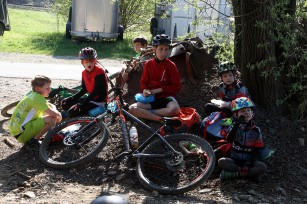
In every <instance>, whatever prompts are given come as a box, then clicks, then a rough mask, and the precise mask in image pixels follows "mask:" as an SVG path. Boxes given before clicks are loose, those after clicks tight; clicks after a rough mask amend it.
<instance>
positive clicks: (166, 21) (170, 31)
mask: <svg viewBox="0 0 307 204" xmlns="http://www.w3.org/2000/svg"><path fill="white" fill-rule="evenodd" d="M231 14H232V13H231V7H230V5H229V4H228V3H227V2H226V0H211V1H209V2H207V3H205V2H202V1H199V2H198V3H197V8H196V6H193V5H192V4H191V2H189V0H174V1H173V2H172V3H171V4H170V3H167V2H166V1H164V0H157V1H156V3H155V13H154V18H152V19H151V27H150V31H151V34H152V35H156V34H163V33H164V34H167V35H169V36H171V38H173V39H176V38H177V37H179V36H186V35H187V34H188V33H191V32H193V33H195V34H196V36H198V37H199V38H201V39H204V38H205V37H209V36H211V35H212V34H213V33H216V32H220V33H223V34H224V35H228V34H229V31H230V28H231V23H232V22H231V18H230V16H231Z"/></svg>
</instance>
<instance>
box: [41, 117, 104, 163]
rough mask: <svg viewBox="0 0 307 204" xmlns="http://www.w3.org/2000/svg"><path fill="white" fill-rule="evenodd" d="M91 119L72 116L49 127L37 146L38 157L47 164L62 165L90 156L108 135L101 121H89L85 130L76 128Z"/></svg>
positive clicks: (88, 159) (88, 158) (98, 150)
mask: <svg viewBox="0 0 307 204" xmlns="http://www.w3.org/2000/svg"><path fill="white" fill-rule="evenodd" d="M94 120H95V118H94V117H79V118H72V119H71V120H67V121H64V122H62V123H60V124H59V125H57V126H56V127H55V128H53V129H52V130H51V131H49V132H48V133H47V135H46V137H45V138H44V140H43V141H42V144H41V145H40V148H39V157H40V159H41V161H42V162H43V163H44V164H46V165H47V166H50V167H53V168H60V169H63V168H71V167H75V166H79V165H82V164H84V163H86V162H89V161H90V160H91V159H93V158H94V157H95V156H96V155H97V154H98V153H99V152H100V151H101V150H102V149H103V148H104V147H105V145H106V143H107V140H108V138H109V136H110V133H109V130H108V128H107V127H106V126H105V124H104V123H102V122H97V123H93V124H92V125H91V126H90V127H89V128H88V129H87V130H82V131H80V130H81V129H82V128H83V127H85V126H86V125H88V124H89V123H91V122H92V121H94ZM77 133H78V135H77V136H76V134H77Z"/></svg>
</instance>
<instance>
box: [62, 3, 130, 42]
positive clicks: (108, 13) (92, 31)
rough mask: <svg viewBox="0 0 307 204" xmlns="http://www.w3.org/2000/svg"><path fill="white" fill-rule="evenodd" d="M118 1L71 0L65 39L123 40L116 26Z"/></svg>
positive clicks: (118, 27)
mask: <svg viewBox="0 0 307 204" xmlns="http://www.w3.org/2000/svg"><path fill="white" fill-rule="evenodd" d="M118 9H119V5H118V0H72V5H71V8H70V12H69V19H68V22H67V24H66V37H67V38H72V39H75V40H91V41H97V40H110V39H119V40H122V38H123V33H124V31H123V29H122V27H121V26H119V25H118Z"/></svg>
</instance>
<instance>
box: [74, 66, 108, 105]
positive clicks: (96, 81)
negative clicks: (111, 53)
mask: <svg viewBox="0 0 307 204" xmlns="http://www.w3.org/2000/svg"><path fill="white" fill-rule="evenodd" d="M86 93H89V95H88V96H87V97H86V98H84V99H83V102H82V103H83V104H85V103H89V102H90V101H96V102H107V100H108V94H107V93H108V80H107V76H106V74H105V71H104V69H103V68H102V67H101V66H100V65H99V64H96V65H95V67H94V69H93V70H92V71H91V72H88V71H87V70H86V69H85V70H84V71H83V72H82V89H81V90H80V91H79V92H78V93H77V94H75V95H74V96H73V98H74V99H78V98H80V97H81V96H83V95H84V94H86Z"/></svg>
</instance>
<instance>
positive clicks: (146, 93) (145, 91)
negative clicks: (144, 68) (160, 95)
mask: <svg viewBox="0 0 307 204" xmlns="http://www.w3.org/2000/svg"><path fill="white" fill-rule="evenodd" d="M151 94H152V93H151V91H150V90H149V89H144V90H143V95H144V96H150V95H151Z"/></svg>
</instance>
